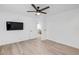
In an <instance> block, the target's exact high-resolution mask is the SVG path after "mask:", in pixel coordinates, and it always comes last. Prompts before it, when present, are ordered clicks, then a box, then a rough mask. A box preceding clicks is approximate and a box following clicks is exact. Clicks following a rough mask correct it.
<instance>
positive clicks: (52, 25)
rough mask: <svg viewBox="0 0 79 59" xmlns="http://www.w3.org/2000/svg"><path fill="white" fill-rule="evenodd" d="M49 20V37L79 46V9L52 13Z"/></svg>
mask: <svg viewBox="0 0 79 59" xmlns="http://www.w3.org/2000/svg"><path fill="white" fill-rule="evenodd" d="M45 19H46V20H47V39H49V40H53V41H56V42H59V43H62V44H66V45H69V46H72V47H76V48H79V9H74V10H70V11H66V12H63V13H59V14H56V15H51V16H50V17H47V18H45Z"/></svg>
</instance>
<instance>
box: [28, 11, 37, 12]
mask: <svg viewBox="0 0 79 59" xmlns="http://www.w3.org/2000/svg"><path fill="white" fill-rule="evenodd" d="M27 12H36V11H27Z"/></svg>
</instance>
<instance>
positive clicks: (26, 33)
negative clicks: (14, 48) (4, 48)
mask: <svg viewBox="0 0 79 59" xmlns="http://www.w3.org/2000/svg"><path fill="white" fill-rule="evenodd" d="M18 17H19V18H18ZM6 21H14V22H23V23H24V30H14V31H7V30H6ZM36 37H37V29H36V22H35V19H34V18H33V17H28V16H22V15H18V14H12V13H9V12H0V45H4V44H9V43H14V42H18V41H23V40H27V39H33V38H36Z"/></svg>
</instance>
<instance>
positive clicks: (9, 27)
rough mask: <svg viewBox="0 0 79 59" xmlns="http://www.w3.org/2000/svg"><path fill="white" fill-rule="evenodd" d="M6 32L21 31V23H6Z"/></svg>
mask: <svg viewBox="0 0 79 59" xmlns="http://www.w3.org/2000/svg"><path fill="white" fill-rule="evenodd" d="M6 28H7V30H23V23H22V22H10V21H8V22H6Z"/></svg>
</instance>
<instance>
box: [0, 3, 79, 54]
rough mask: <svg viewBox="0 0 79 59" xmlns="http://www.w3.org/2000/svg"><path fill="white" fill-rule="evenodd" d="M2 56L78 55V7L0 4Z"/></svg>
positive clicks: (75, 5) (0, 44) (73, 5)
mask: <svg viewBox="0 0 79 59" xmlns="http://www.w3.org/2000/svg"><path fill="white" fill-rule="evenodd" d="M0 55H79V4H0Z"/></svg>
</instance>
